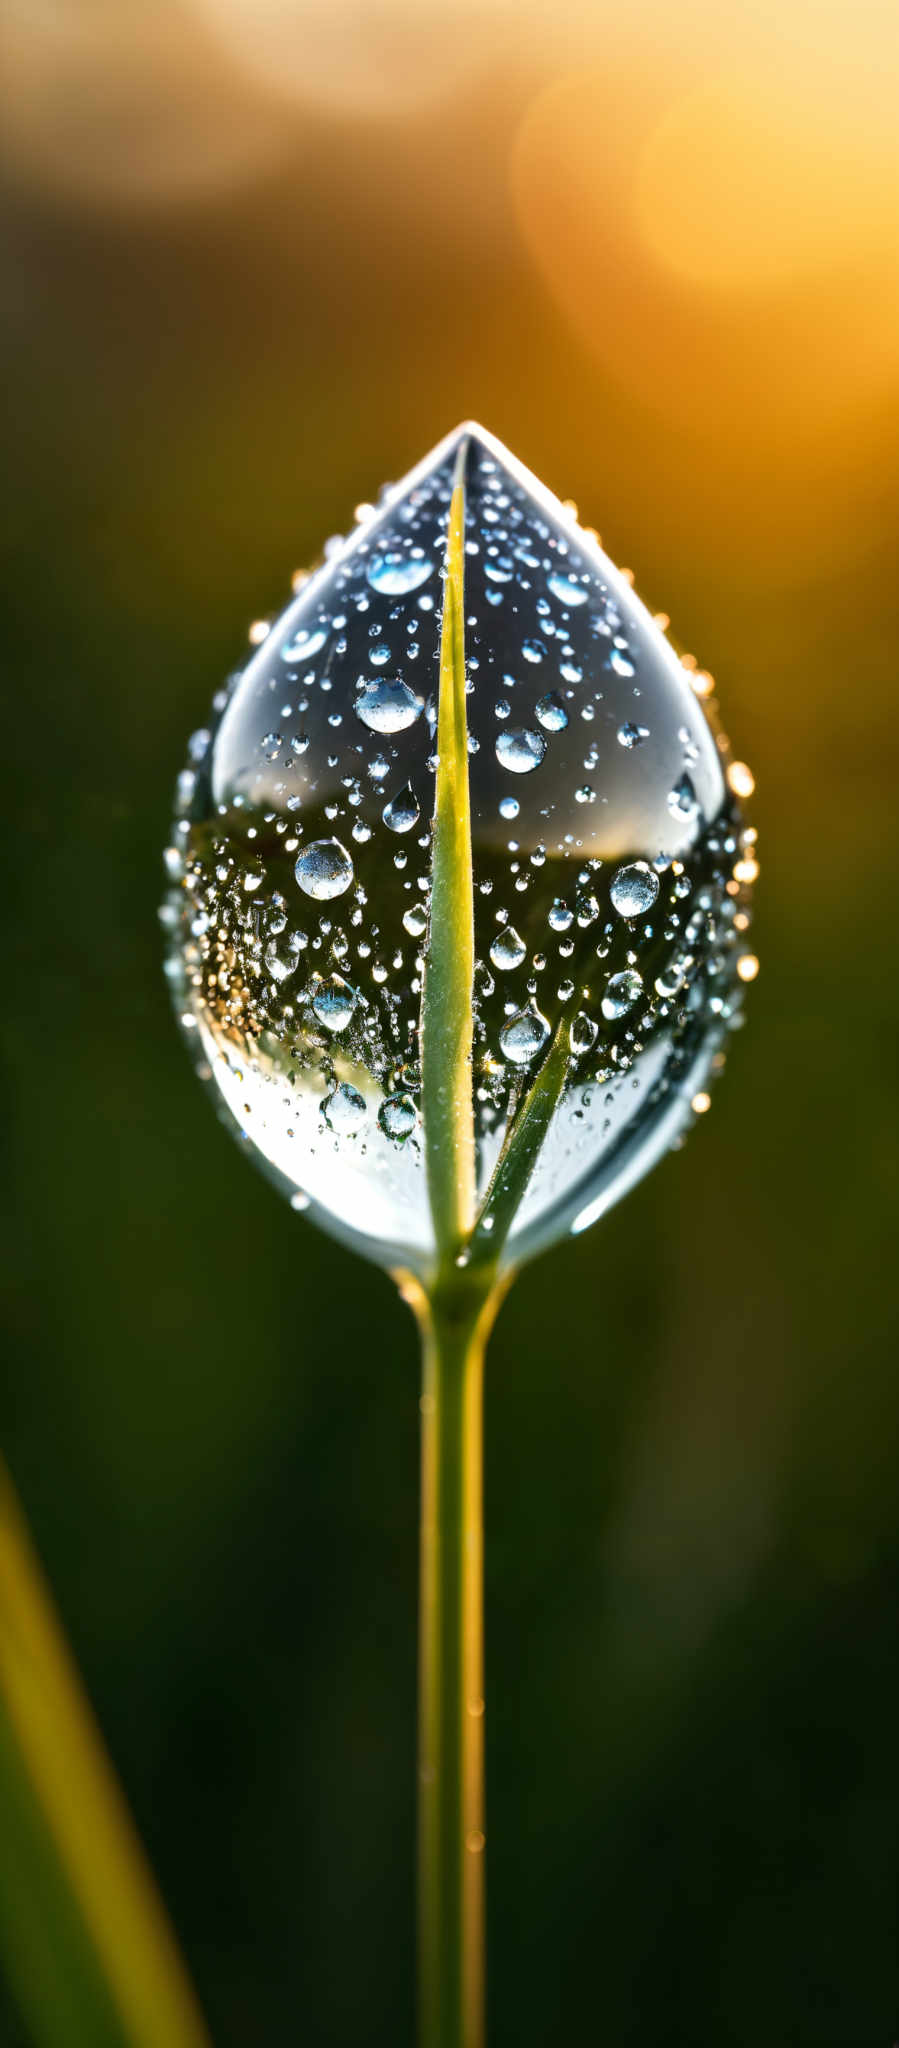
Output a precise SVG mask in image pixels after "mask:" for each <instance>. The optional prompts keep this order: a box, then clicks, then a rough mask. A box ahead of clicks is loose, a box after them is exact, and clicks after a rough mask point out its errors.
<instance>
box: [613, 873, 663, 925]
mask: <svg viewBox="0 0 899 2048" xmlns="http://www.w3.org/2000/svg"><path fill="white" fill-rule="evenodd" d="M658 893H659V878H658V875H657V874H656V873H655V871H654V869H652V868H651V867H650V866H649V865H648V863H647V862H646V861H645V860H634V861H630V862H629V864H628V865H627V866H626V867H623V868H619V869H618V870H617V873H615V874H614V875H613V876H612V881H611V884H610V887H609V895H610V897H611V900H612V907H613V909H614V910H617V912H618V915H619V917H645V916H646V912H647V911H648V910H651V909H652V906H653V904H654V903H655V901H656V898H657V896H658Z"/></svg>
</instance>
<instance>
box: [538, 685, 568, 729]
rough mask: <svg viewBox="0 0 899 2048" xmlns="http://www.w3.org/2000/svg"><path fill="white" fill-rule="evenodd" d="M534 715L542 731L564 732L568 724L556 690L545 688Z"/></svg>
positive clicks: (565, 712) (566, 714) (566, 715)
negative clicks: (545, 691) (544, 693)
mask: <svg viewBox="0 0 899 2048" xmlns="http://www.w3.org/2000/svg"><path fill="white" fill-rule="evenodd" d="M535 716H536V717H537V718H538V719H539V721H540V724H541V725H542V727H543V729H544V732H564V730H565V727H566V725H567V724H568V713H567V711H566V709H565V706H564V704H563V702H562V699H561V697H560V696H559V693H558V691H557V690H547V693H546V696H545V697H541V699H540V702H539V704H538V705H537V707H536V712H535Z"/></svg>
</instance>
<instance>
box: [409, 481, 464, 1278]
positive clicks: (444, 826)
mask: <svg viewBox="0 0 899 2048" xmlns="http://www.w3.org/2000/svg"><path fill="white" fill-rule="evenodd" d="M467 452H468V442H467V440H463V441H462V443H461V444H460V447H459V452H458V456H457V459H456V470H455V477H454V483H453V495H452V503H451V506H450V518H449V533H448V538H447V551H446V578H445V583H444V597H443V623H442V628H441V636H440V697H439V707H438V714H437V757H438V758H437V788H436V795H435V802H434V835H433V849H432V857H431V914H430V931H429V937H428V946H427V951H426V954H425V968H424V985H423V990H422V1001H421V1107H422V1124H423V1129H424V1148H425V1159H426V1164H427V1177H428V1195H429V1199H430V1203H431V1214H432V1217H433V1222H434V1235H435V1238H436V1242H437V1251H438V1256H439V1257H444V1258H445V1257H449V1258H452V1257H453V1256H454V1255H455V1253H456V1250H457V1248H458V1247H459V1245H461V1244H462V1243H463V1242H464V1240H465V1238H466V1236H467V1234H468V1232H469V1231H470V1229H471V1225H472V1223H473V1221H474V1200H475V1153H474V1115H473V1109H472V1075H471V1051H472V1028H473V1019H472V985H473V980H474V885H473V879H472V864H471V806H470V799H469V792H468V726H467V716H466V707H465V461H466V456H467Z"/></svg>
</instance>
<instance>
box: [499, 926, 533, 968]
mask: <svg viewBox="0 0 899 2048" xmlns="http://www.w3.org/2000/svg"><path fill="white" fill-rule="evenodd" d="M526 952H527V947H526V945H525V943H524V940H523V938H521V937H520V935H519V933H518V932H517V931H516V930H515V926H514V925H512V924H509V925H506V926H505V927H504V929H503V930H502V931H501V932H497V935H496V938H495V939H494V941H493V944H492V946H491V948H490V958H491V960H492V961H493V965H494V967H520V966H521V963H522V960H523V959H524V956H525V953H526Z"/></svg>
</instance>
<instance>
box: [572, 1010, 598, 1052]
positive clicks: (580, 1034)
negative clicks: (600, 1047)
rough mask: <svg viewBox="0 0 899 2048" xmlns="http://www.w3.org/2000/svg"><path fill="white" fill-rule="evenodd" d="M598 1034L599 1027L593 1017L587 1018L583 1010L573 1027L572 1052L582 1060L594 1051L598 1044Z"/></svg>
mask: <svg viewBox="0 0 899 2048" xmlns="http://www.w3.org/2000/svg"><path fill="white" fill-rule="evenodd" d="M597 1032H598V1026H597V1025H596V1024H594V1022H593V1019H592V1017H587V1016H585V1014H584V1012H583V1010H579V1011H578V1014H577V1016H576V1017H575V1019H574V1022H573V1024H572V1026H571V1050H572V1052H573V1053H574V1054H575V1055H576V1056H577V1057H579V1058H580V1057H581V1056H582V1055H583V1054H584V1053H586V1052H590V1051H592V1048H593V1046H594V1045H595V1044H596V1039H597Z"/></svg>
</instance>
